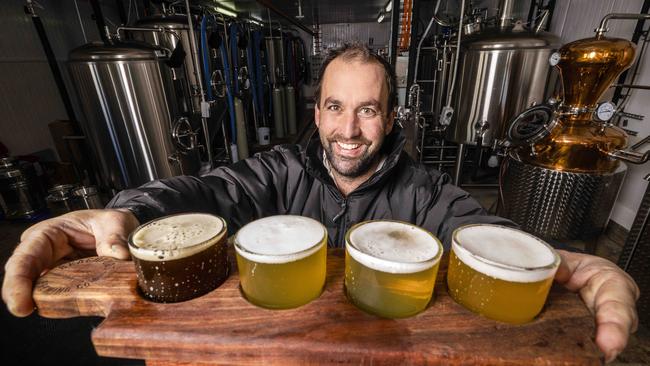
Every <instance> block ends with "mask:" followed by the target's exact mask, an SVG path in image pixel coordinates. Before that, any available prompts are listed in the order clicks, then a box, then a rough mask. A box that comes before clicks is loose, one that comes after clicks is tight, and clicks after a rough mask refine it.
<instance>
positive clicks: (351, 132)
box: [341, 111, 361, 138]
mask: <svg viewBox="0 0 650 366" xmlns="http://www.w3.org/2000/svg"><path fill="white" fill-rule="evenodd" d="M341 130H342V131H341V133H342V135H343V136H344V137H345V138H354V137H357V136H359V135H360V134H361V128H360V124H359V116H358V115H357V113H356V112H354V111H349V112H346V113H345V114H344V117H343V128H342V129H341Z"/></svg>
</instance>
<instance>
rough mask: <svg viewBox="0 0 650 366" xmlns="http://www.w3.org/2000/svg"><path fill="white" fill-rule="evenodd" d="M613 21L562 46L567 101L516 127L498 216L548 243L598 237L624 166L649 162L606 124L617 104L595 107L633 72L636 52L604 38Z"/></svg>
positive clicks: (533, 112) (524, 117) (532, 112)
mask: <svg viewBox="0 0 650 366" xmlns="http://www.w3.org/2000/svg"><path fill="white" fill-rule="evenodd" d="M640 16H641V17H643V15H639V14H610V15H607V16H606V17H605V18H604V19H603V21H602V22H601V26H600V27H599V28H598V29H597V30H596V36H595V37H592V38H586V39H581V40H577V41H574V42H571V43H568V44H566V45H564V46H563V47H562V48H561V49H560V50H559V51H558V52H557V53H555V54H553V55H552V56H551V58H550V59H549V62H550V63H551V65H553V66H555V67H557V68H558V70H559V72H560V76H561V79H562V86H563V96H562V98H561V100H560V101H559V102H556V103H554V104H552V105H540V106H536V107H533V108H530V109H529V110H527V111H524V112H523V113H522V114H520V115H519V116H518V117H516V118H515V119H514V121H513V122H512V124H511V126H510V128H509V131H508V138H509V140H510V143H511V144H512V146H511V148H510V149H509V151H508V154H507V159H506V161H505V165H504V166H503V174H502V180H501V190H502V205H501V211H500V213H501V215H503V216H505V217H507V218H510V219H512V220H513V221H515V222H516V223H518V224H519V225H521V226H522V228H523V229H524V230H527V231H530V232H532V233H535V234H537V235H539V236H542V237H544V238H547V239H577V238H590V237H593V236H597V235H598V234H600V233H601V232H602V229H603V228H604V226H605V225H606V223H607V220H608V219H609V214H610V212H611V209H612V207H613V205H614V202H615V200H616V197H617V194H618V191H619V189H620V186H621V184H622V182H623V178H624V176H625V173H626V170H627V167H626V165H625V164H624V163H622V162H621V160H626V161H630V162H633V163H643V162H645V161H647V160H648V154H647V153H646V154H639V153H636V152H635V151H628V150H625V149H626V148H627V145H628V136H627V134H626V133H625V131H623V130H622V129H620V128H619V127H617V126H614V125H612V124H609V123H607V120H608V119H609V118H611V116H612V115H613V113H614V112H615V110H614V107H613V105H612V104H606V103H605V104H601V105H599V104H598V101H599V100H600V98H601V97H602V95H603V94H604V92H605V91H606V90H607V89H608V88H609V87H610V86H611V85H612V83H613V82H614V81H615V79H616V78H617V77H618V76H619V75H620V74H621V73H622V72H623V71H625V70H626V69H627V68H629V67H630V66H631V65H632V63H633V61H634V56H635V50H634V44H633V43H632V42H630V41H628V40H625V39H620V38H607V37H605V36H604V33H605V32H606V23H607V20H609V19H616V18H620V19H633V18H634V19H636V18H638V17H640Z"/></svg>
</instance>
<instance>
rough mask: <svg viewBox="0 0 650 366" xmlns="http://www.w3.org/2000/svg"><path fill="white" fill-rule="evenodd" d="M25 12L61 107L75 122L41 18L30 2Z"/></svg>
mask: <svg viewBox="0 0 650 366" xmlns="http://www.w3.org/2000/svg"><path fill="white" fill-rule="evenodd" d="M25 12H26V13H27V15H29V16H31V18H32V22H33V23H34V27H35V28H36V33H37V34H38V38H39V39H40V41H41V45H42V46H43V51H44V52H45V57H46V58H47V63H48V64H49V65H50V70H51V71H52V76H53V77H54V82H55V83H56V86H57V89H59V94H60V95H61V100H62V101H63V106H64V107H65V111H66V113H67V115H68V119H70V120H71V121H76V120H77V118H76V116H75V113H74V108H73V107H72V101H71V99H70V94H68V89H67V88H66V87H65V83H64V82H63V77H62V75H61V70H60V69H59V64H58V63H57V61H56V56H55V55H54V51H53V50H52V45H51V44H50V40H49V39H48V38H47V33H45V27H43V22H42V21H41V17H39V16H38V14H36V11H35V10H34V5H33V3H32V1H31V0H27V5H26V6H25Z"/></svg>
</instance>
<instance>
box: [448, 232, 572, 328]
mask: <svg viewBox="0 0 650 366" xmlns="http://www.w3.org/2000/svg"><path fill="white" fill-rule="evenodd" d="M559 264H560V257H559V256H558V254H557V253H556V252H555V250H553V248H551V247H550V246H549V245H548V244H546V243H545V242H543V241H542V240H540V239H538V238H536V237H534V236H532V235H530V234H528V233H525V232H523V231H520V230H517V229H513V228H509V227H505V226H498V225H487V224H477V225H467V226H462V227H460V228H458V229H456V230H455V231H454V234H453V238H452V250H451V254H450V256H449V269H448V272H447V285H448V288H449V294H450V295H451V297H452V298H454V300H456V302H458V303H460V304H461V305H463V306H465V307H466V308H467V309H469V310H471V311H473V312H476V313H479V314H481V315H483V316H486V317H488V318H491V319H495V320H500V321H503V322H508V323H515V324H519V323H526V322H529V321H531V320H532V319H533V318H534V317H535V316H536V315H537V314H539V312H540V311H541V310H542V307H543V306H544V303H545V302H546V297H547V296H548V292H549V290H550V288H551V285H552V283H553V277H554V276H555V272H556V271H557V268H558V266H559Z"/></svg>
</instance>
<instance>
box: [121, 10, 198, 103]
mask: <svg viewBox="0 0 650 366" xmlns="http://www.w3.org/2000/svg"><path fill="white" fill-rule="evenodd" d="M136 26H137V27H142V28H151V29H155V28H161V29H164V30H165V32H158V31H155V30H134V29H131V30H129V32H128V34H129V37H130V38H131V39H134V40H138V41H143V42H146V43H149V44H152V45H156V46H161V47H164V48H167V49H169V50H175V49H176V48H177V47H179V44H180V47H182V50H183V52H182V53H180V52H179V51H178V50H177V52H179V55H183V54H184V56H185V57H184V58H183V60H182V65H181V67H179V68H178V69H177V70H175V72H174V75H173V78H174V80H175V82H174V83H173V86H174V91H175V95H177V99H178V103H179V107H180V109H181V112H189V113H194V114H198V113H200V112H201V94H200V92H199V90H198V89H199V80H198V79H197V77H201V75H203V73H202V71H201V70H197V69H196V66H195V65H194V62H193V60H192V55H191V54H190V52H191V50H192V47H191V43H190V32H189V25H188V24H187V17H186V16H184V15H153V16H150V17H146V18H142V19H140V20H138V22H137V23H136ZM196 42H197V44H198V42H199V41H198V40H197V41H196ZM194 57H197V58H198V59H200V58H199V55H197V54H195V55H194ZM178 96H180V98H179V97H178ZM186 114H187V113H186Z"/></svg>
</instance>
